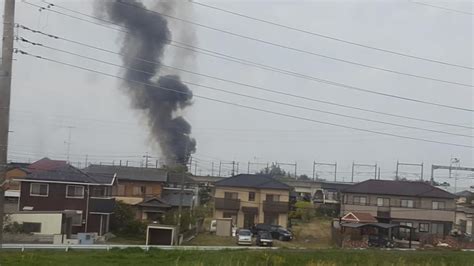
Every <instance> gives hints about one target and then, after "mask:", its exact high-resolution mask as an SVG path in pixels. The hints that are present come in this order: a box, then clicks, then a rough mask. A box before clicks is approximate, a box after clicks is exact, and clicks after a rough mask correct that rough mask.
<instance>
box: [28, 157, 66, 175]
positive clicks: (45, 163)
mask: <svg viewBox="0 0 474 266" xmlns="http://www.w3.org/2000/svg"><path fill="white" fill-rule="evenodd" d="M67 165H68V164H67V162H66V161H61V160H51V159H49V158H47V157H44V158H43V159H41V160H39V161H36V162H34V163H32V164H30V165H29V166H28V167H27V169H28V170H30V171H31V172H40V171H50V170H56V169H59V168H63V167H65V166H67Z"/></svg>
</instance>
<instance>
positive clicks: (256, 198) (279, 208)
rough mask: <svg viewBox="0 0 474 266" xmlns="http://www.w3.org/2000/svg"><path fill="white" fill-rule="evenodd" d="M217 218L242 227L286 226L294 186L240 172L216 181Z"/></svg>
mask: <svg viewBox="0 0 474 266" xmlns="http://www.w3.org/2000/svg"><path fill="white" fill-rule="evenodd" d="M214 186H215V191H214V200H215V202H214V208H215V211H214V217H215V218H232V219H233V222H234V223H235V224H236V225H237V226H238V227H241V228H250V227H252V226H253V225H254V224H257V223H266V224H275V225H281V226H284V227H286V226H287V223H288V211H289V197H290V190H291V187H290V186H288V185H286V184H284V183H282V182H280V181H278V180H275V179H274V178H272V177H269V176H266V175H250V174H240V175H236V176H233V177H229V178H226V179H222V180H220V181H217V182H215V183H214Z"/></svg>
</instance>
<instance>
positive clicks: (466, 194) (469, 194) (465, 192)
mask: <svg viewBox="0 0 474 266" xmlns="http://www.w3.org/2000/svg"><path fill="white" fill-rule="evenodd" d="M455 195H456V196H458V197H472V196H474V193H473V192H471V191H469V190H463V191H461V192H458V193H456V194H455Z"/></svg>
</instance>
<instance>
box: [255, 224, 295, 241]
mask: <svg viewBox="0 0 474 266" xmlns="http://www.w3.org/2000/svg"><path fill="white" fill-rule="evenodd" d="M260 231H267V232H270V234H271V235H272V238H273V239H278V240H281V241H290V240H292V239H293V234H292V233H291V232H290V231H289V230H288V229H286V228H284V227H283V226H281V225H271V224H256V225H255V226H254V227H253V228H252V233H253V234H254V235H257V234H258V232H260Z"/></svg>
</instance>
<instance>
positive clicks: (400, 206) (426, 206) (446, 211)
mask: <svg viewBox="0 0 474 266" xmlns="http://www.w3.org/2000/svg"><path fill="white" fill-rule="evenodd" d="M342 193H343V200H342V203H341V217H342V216H344V215H345V214H347V213H349V212H358V213H361V212H362V213H369V214H371V215H372V216H374V217H375V218H377V220H378V221H379V222H381V223H397V224H401V225H407V226H411V227H414V228H416V233H417V235H422V234H440V235H446V234H448V233H449V232H450V231H451V229H452V227H453V222H454V219H455V209H456V205H455V196H454V195H453V194H451V193H449V192H447V191H445V190H442V189H440V188H437V187H434V186H432V185H430V184H429V183H426V182H420V181H392V180H366V181H363V182H360V183H357V184H355V185H352V186H350V187H348V188H346V189H344V190H343V191H342Z"/></svg>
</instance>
